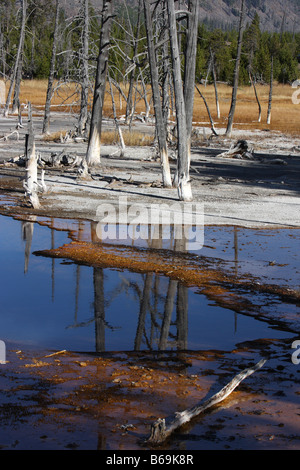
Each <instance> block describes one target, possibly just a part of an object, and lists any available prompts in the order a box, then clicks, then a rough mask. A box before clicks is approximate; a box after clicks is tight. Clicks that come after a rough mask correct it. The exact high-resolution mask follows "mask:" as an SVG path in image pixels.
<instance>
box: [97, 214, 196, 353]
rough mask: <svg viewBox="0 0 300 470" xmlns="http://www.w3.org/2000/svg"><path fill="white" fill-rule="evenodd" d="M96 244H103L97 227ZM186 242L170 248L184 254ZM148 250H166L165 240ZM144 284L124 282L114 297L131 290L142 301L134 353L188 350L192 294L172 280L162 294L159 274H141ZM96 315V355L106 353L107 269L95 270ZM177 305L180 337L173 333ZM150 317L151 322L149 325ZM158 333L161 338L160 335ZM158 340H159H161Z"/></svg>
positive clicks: (174, 243)
mask: <svg viewBox="0 0 300 470" xmlns="http://www.w3.org/2000/svg"><path fill="white" fill-rule="evenodd" d="M91 234H92V237H91V238H92V240H94V241H99V240H98V238H97V235H96V224H93V223H92V226H91ZM185 242H186V241H185V240H184V239H180V240H170V248H172V249H173V250H174V251H178V250H180V251H183V249H184V247H185ZM148 248H155V249H160V248H162V238H157V239H152V240H149V241H148ZM139 277H140V279H141V283H138V282H137V281H131V282H129V284H128V283H127V282H126V280H124V278H123V279H121V285H120V286H119V288H118V289H116V290H115V292H114V293H112V296H113V297H114V296H115V295H117V294H118V293H119V292H121V291H123V290H124V289H126V290H127V291H128V290H129V289H131V290H132V291H133V293H134V294H135V297H137V298H138V303H139V315H138V322H137V329H136V333H135V340H134V350H135V351H139V350H141V349H143V345H145V346H144V348H146V349H149V350H152V349H154V348H155V349H156V348H158V349H159V350H165V349H168V346H170V344H171V345H172V347H173V348H174V349H176V348H177V349H186V348H187V324H188V323H187V312H188V290H187V287H185V286H184V285H182V284H181V283H180V282H178V281H176V280H172V279H168V288H167V292H166V293H164V294H162V293H161V289H160V280H161V276H160V275H158V274H155V273H147V274H139ZM94 296H95V297H94V314H95V327H96V351H97V352H100V351H104V350H105V328H106V326H107V325H106V321H105V305H106V301H107V302H109V300H110V299H109V298H108V299H105V295H104V274H103V268H94ZM161 300H163V304H164V306H163V312H160V308H161ZM175 303H176V320H175V327H176V330H177V333H176V335H172V333H171V331H170V329H171V326H173V324H172V314H173V310H174V305H175ZM147 317H149V319H150V321H148V322H147ZM157 332H158V334H157ZM157 338H158V339H157Z"/></svg>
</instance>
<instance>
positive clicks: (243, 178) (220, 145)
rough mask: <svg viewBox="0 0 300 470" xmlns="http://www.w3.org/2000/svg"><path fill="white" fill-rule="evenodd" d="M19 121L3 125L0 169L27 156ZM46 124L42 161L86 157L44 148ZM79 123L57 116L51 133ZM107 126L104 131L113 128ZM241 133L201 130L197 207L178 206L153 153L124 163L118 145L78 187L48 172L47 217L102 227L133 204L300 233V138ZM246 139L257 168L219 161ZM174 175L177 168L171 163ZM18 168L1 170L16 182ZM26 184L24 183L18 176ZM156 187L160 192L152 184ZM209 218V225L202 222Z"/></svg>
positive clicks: (79, 145)
mask: <svg viewBox="0 0 300 470" xmlns="http://www.w3.org/2000/svg"><path fill="white" fill-rule="evenodd" d="M16 122H17V118H16V117H15V116H14V117H10V118H8V119H7V118H3V117H0V162H3V161H7V160H8V159H9V158H11V157H16V156H20V155H22V154H23V153H24V146H25V143H24V142H25V134H26V132H27V126H26V122H27V121H26V120H25V119H24V128H22V129H19V130H18V133H17V132H14V133H13V134H12V135H10V136H9V137H8V138H6V137H7V136H8V135H9V134H10V133H12V132H13V131H15V129H16ZM41 122H42V119H41V118H39V117H35V118H34V129H35V140H36V149H37V151H38V152H40V153H41V154H49V155H50V154H52V153H54V152H56V153H59V152H61V151H62V150H64V151H65V153H67V154H70V155H74V154H77V155H78V156H84V155H85V152H86V148H87V143H86V142H82V141H81V142H74V141H72V142H67V143H55V142H50V143H49V142H45V141H43V140H42V136H41ZM74 123H75V120H74V119H73V118H72V117H70V116H69V115H65V114H62V113H60V114H54V115H52V121H51V128H50V132H55V131H57V130H64V129H72V128H73V126H74ZM112 126H113V123H112V122H111V121H105V123H104V129H105V128H112ZM240 127H241V126H236V127H235V129H234V132H233V134H232V137H231V139H228V138H224V137H223V136H222V134H224V130H222V129H220V130H219V134H220V137H219V138H215V139H212V140H207V138H208V137H209V136H210V130H209V129H208V128H206V129H205V130H203V129H204V128H203V126H202V124H201V123H197V126H195V128H197V129H198V130H199V135H200V137H201V138H200V139H199V140H198V142H197V143H196V144H195V146H193V148H192V164H191V172H190V176H191V181H192V191H193V198H194V199H193V202H192V205H191V204H186V203H185V204H184V205H183V203H179V201H178V197H177V190H176V189H175V188H172V189H165V188H162V187H161V170H160V164H159V162H158V161H156V160H155V158H154V157H155V150H154V148H151V147H134V148H133V147H127V148H126V151H125V155H124V156H123V157H120V149H119V147H118V145H115V146H108V145H103V146H102V149H101V165H100V166H99V168H95V169H93V170H92V179H91V180H89V181H81V180H78V179H77V175H76V171H75V170H74V171H70V170H67V171H64V170H63V169H62V170H61V171H57V170H56V171H53V170H47V168H46V176H45V182H46V185H47V187H48V192H47V193H46V194H44V195H43V196H41V203H42V212H43V213H44V214H47V212H50V211H51V212H53V211H55V212H57V213H58V214H59V215H60V216H61V217H63V216H72V217H80V218H85V219H90V220H97V221H98V220H99V216H97V210H98V211H99V207H100V210H101V207H103V203H109V204H112V205H114V206H115V207H116V209H117V210H118V208H119V205H120V201H123V202H124V201H125V199H126V200H127V204H128V206H127V207H128V208H129V207H130V206H132V204H136V203H137V204H140V205H142V207H143V208H144V214H146V216H147V215H148V216H149V214H150V208H151V206H152V207H153V204H167V207H168V208H169V209H170V211H171V212H173V211H175V212H176V211H178V212H179V213H180V214H182V213H183V212H184V211H185V212H186V213H187V212H189V211H190V210H192V212H193V213H194V214H197V213H198V215H199V217H198V218H197V219H194V220H198V221H201V223H202V222H203V223H204V224H205V225H237V226H243V227H273V226H276V227H300V198H299V194H300V193H299V191H300V186H299V180H300V137H291V136H287V135H282V134H281V133H279V132H269V131H268V130H265V131H260V130H257V131H256V130H253V131H243V130H240ZM133 129H134V130H135V129H137V130H138V131H142V132H145V133H153V124H142V123H134V125H133ZM242 138H243V139H246V140H247V141H248V143H249V145H250V146H251V147H253V149H254V156H255V159H254V160H245V159H238V158H224V157H219V156H218V155H219V154H220V153H221V152H223V151H225V150H228V149H229V147H230V146H231V144H232V143H233V142H235V141H236V140H238V139H242ZM171 167H172V173H173V174H174V172H175V167H176V161H175V160H171ZM16 174H18V175H19V174H20V173H19V172H17V173H16V168H14V167H7V166H0V175H3V176H4V175H5V176H6V177H7V176H11V177H13V176H14V175H16ZM15 177H16V178H18V179H19V176H15ZM153 183H154V184H153ZM203 211H204V218H202V215H203Z"/></svg>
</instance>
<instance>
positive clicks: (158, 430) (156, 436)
mask: <svg viewBox="0 0 300 470" xmlns="http://www.w3.org/2000/svg"><path fill="white" fill-rule="evenodd" d="M265 362H266V359H261V360H260V361H259V362H258V363H257V364H256V365H255V366H253V367H249V368H248V369H244V370H243V371H242V372H240V373H239V374H238V375H236V376H235V377H234V378H233V379H232V380H231V381H230V382H229V383H228V384H227V385H225V387H223V388H222V389H221V390H220V391H219V392H218V393H216V394H215V395H213V396H212V397H210V398H208V399H207V400H205V401H204V402H203V403H200V404H198V405H196V406H194V407H192V408H189V409H187V410H184V411H181V412H177V413H175V415H174V416H170V417H168V418H166V419H161V418H159V419H158V420H156V421H155V422H154V423H153V424H152V425H151V434H150V436H149V437H148V438H147V439H146V441H145V443H147V444H161V443H162V442H163V441H165V440H166V439H167V438H168V437H169V436H170V435H171V434H172V432H173V431H175V430H176V429H177V428H179V427H180V426H182V425H183V424H185V423H187V422H189V421H190V420H191V419H192V418H195V417H196V416H198V415H199V414H200V413H203V411H206V410H207V409H208V408H211V407H212V406H214V405H217V404H218V403H220V402H221V401H223V400H224V399H225V398H227V397H228V395H230V393H231V392H233V390H234V389H235V388H236V387H237V386H238V385H239V384H240V382H242V380H244V379H245V378H246V377H249V375H251V374H253V372H255V371H257V370H258V369H260V368H261V367H262V366H263V365H264V364H265ZM166 421H168V423H169V424H166Z"/></svg>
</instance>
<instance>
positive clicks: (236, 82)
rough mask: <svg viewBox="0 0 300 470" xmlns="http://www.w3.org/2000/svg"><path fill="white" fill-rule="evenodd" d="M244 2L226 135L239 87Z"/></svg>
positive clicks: (231, 119)
mask: <svg viewBox="0 0 300 470" xmlns="http://www.w3.org/2000/svg"><path fill="white" fill-rule="evenodd" d="M245 5H246V4H245V0H242V4H241V12H240V23H239V36H238V47H237V56H236V61H235V68H234V76H233V88H232V97H231V106H230V111H229V115H228V123H227V129H226V133H225V134H226V135H229V136H230V135H231V132H232V126H233V118H234V113H235V108H236V100H237V91H238V86H239V75H240V62H241V53H242V43H243V34H244V28H245Z"/></svg>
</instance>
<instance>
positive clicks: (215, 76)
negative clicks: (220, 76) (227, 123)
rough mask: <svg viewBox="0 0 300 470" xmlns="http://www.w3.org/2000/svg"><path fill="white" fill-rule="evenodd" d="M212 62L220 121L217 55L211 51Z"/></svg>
mask: <svg viewBox="0 0 300 470" xmlns="http://www.w3.org/2000/svg"><path fill="white" fill-rule="evenodd" d="M210 55H211V61H212V74H213V80H214V89H215V100H216V109H217V118H218V119H220V117H221V113H220V104H219V94H218V86H217V74H216V63H215V54H214V53H213V52H212V50H210Z"/></svg>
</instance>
